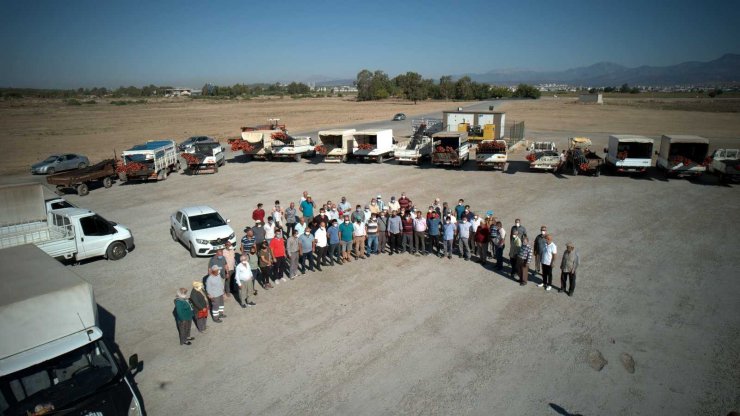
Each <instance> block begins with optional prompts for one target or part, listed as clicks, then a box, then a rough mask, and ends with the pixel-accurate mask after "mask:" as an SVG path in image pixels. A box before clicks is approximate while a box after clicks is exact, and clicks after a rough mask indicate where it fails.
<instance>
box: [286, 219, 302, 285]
mask: <svg viewBox="0 0 740 416" xmlns="http://www.w3.org/2000/svg"><path fill="white" fill-rule="evenodd" d="M300 244H301V243H300V242H299V241H298V230H295V229H294V230H293V232H292V235H291V236H290V237H289V238H288V242H287V244H286V252H287V254H288V260H290V272H289V277H290V278H291V279H295V277H296V276H297V275H298V260H299V259H300V257H301V247H300Z"/></svg>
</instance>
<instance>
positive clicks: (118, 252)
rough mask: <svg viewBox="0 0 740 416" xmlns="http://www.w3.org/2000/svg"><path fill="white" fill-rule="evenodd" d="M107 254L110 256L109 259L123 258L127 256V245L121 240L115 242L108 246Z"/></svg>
mask: <svg viewBox="0 0 740 416" xmlns="http://www.w3.org/2000/svg"><path fill="white" fill-rule="evenodd" d="M106 256H107V257H108V260H113V261H115V260H121V259H122V258H124V257H126V245H125V244H123V242H121V241H116V242H114V243H113V244H111V245H109V246H108V251H107V252H106Z"/></svg>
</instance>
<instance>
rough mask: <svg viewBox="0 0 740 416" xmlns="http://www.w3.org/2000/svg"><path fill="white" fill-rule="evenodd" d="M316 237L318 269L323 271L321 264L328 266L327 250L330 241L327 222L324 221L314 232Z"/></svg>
mask: <svg viewBox="0 0 740 416" xmlns="http://www.w3.org/2000/svg"><path fill="white" fill-rule="evenodd" d="M314 238H315V239H316V270H318V271H321V266H326V251H327V250H328V248H329V243H328V241H327V238H326V223H324V222H323V221H322V222H321V224H319V228H318V229H317V230H316V232H315V233H314Z"/></svg>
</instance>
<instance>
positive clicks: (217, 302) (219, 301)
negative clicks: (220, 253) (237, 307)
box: [206, 264, 226, 322]
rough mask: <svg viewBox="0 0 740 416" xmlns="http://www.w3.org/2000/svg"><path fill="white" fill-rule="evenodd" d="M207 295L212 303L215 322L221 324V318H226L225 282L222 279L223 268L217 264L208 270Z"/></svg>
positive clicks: (212, 314)
mask: <svg viewBox="0 0 740 416" xmlns="http://www.w3.org/2000/svg"><path fill="white" fill-rule="evenodd" d="M206 293H207V294H208V299H210V301H211V316H212V317H213V321H214V322H221V318H226V315H225V314H224V281H223V280H222V279H221V268H220V267H218V266H217V265H215V264H214V265H213V266H211V267H210V268H209V270H208V277H207V278H206Z"/></svg>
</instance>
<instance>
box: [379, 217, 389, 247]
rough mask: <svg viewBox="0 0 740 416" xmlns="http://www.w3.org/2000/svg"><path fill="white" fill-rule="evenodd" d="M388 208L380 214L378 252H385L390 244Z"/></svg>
mask: <svg viewBox="0 0 740 416" xmlns="http://www.w3.org/2000/svg"><path fill="white" fill-rule="evenodd" d="M388 218H389V217H388V210H385V209H384V210H383V211H381V212H380V215H378V253H385V246H386V245H387V244H388Z"/></svg>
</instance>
